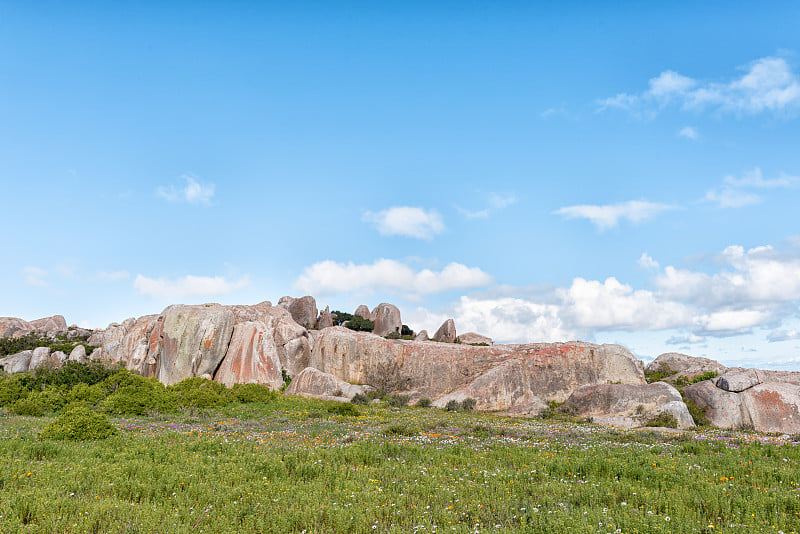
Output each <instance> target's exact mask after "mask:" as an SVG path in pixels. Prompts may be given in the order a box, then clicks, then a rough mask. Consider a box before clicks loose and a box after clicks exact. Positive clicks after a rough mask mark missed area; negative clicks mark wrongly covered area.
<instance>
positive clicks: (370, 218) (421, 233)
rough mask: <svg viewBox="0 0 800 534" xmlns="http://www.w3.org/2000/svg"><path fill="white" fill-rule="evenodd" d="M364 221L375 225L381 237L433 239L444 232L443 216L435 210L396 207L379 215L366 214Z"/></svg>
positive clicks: (369, 212)
mask: <svg viewBox="0 0 800 534" xmlns="http://www.w3.org/2000/svg"><path fill="white" fill-rule="evenodd" d="M363 220H364V221H365V222H369V223H372V224H374V225H375V227H376V228H377V229H378V232H380V234H381V235H387V236H392V235H399V236H405V237H414V238H417V239H428V240H430V239H433V237H434V236H435V235H437V234H440V233H442V232H443V231H444V222H443V221H442V216H441V215H439V213H438V212H436V211H435V210H425V209H423V208H415V207H411V206H395V207H391V208H389V209H385V210H383V211H379V212H377V213H373V212H371V211H368V212H366V213H364V216H363Z"/></svg>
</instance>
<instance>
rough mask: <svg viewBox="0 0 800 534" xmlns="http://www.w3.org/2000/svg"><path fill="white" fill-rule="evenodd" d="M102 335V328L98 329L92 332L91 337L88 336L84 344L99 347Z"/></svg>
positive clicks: (103, 332)
mask: <svg viewBox="0 0 800 534" xmlns="http://www.w3.org/2000/svg"><path fill="white" fill-rule="evenodd" d="M104 335H105V330H103V329H102V328H98V329H97V330H95V331H94V332H92V335H91V336H89V338H88V339H87V340H86V343H88V344H89V345H94V346H95V347H99V346H100V345H102V344H103V336H104Z"/></svg>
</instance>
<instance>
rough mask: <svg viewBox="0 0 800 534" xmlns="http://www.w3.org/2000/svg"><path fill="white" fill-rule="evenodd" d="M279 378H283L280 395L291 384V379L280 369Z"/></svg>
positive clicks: (284, 370)
mask: <svg viewBox="0 0 800 534" xmlns="http://www.w3.org/2000/svg"><path fill="white" fill-rule="evenodd" d="M281 378H283V386H281V393H283V392H284V391H286V388H288V387H289V384H291V383H292V377H291V376H289V373H287V372H286V369H281Z"/></svg>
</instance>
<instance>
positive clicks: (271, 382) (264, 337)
mask: <svg viewBox="0 0 800 534" xmlns="http://www.w3.org/2000/svg"><path fill="white" fill-rule="evenodd" d="M268 321H269V322H270V323H272V322H274V319H272V318H271V317H270V318H268ZM274 331H275V330H274V328H273V327H272V325H271V324H270V325H267V324H265V323H263V322H261V321H249V322H245V323H239V324H237V325H235V326H234V327H233V334H232V336H231V342H230V345H228V350H227V352H226V354H225V358H224V359H223V360H222V365H220V366H219V369H218V370H217V372H216V374H215V376H214V380H216V381H217V382H221V383H223V384H225V385H226V386H232V385H233V384H244V383H256V384H263V385H265V386H269V387H270V388H272V389H276V390H278V389H280V388H281V386H282V385H283V378H282V376H281V362H280V358H279V357H278V347H277V345H276V343H275V338H274V335H273V334H274Z"/></svg>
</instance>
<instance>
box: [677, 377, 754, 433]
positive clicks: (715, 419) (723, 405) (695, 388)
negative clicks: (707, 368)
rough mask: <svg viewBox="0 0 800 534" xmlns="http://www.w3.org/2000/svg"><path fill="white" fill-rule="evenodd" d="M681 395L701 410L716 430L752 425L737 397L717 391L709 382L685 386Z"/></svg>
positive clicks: (712, 383)
mask: <svg viewBox="0 0 800 534" xmlns="http://www.w3.org/2000/svg"><path fill="white" fill-rule="evenodd" d="M683 393H684V395H686V398H687V399H689V400H691V401H692V402H694V403H695V404H696V405H697V406H698V407H699V408H702V409H703V411H704V412H705V415H706V417H708V420H709V422H710V423H711V425H713V426H715V427H717V428H742V427H746V426H750V425H752V421H751V420H750V413H749V412H748V411H747V409H746V408H745V407H744V406H743V405H742V400H741V399H740V398H739V395H737V394H736V393H731V392H728V391H725V390H722V389H719V388H718V387H716V386H714V382H713V381H711V380H704V381H702V382H698V383H696V384H692V385H690V386H687V387H686V389H684V390H683Z"/></svg>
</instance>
